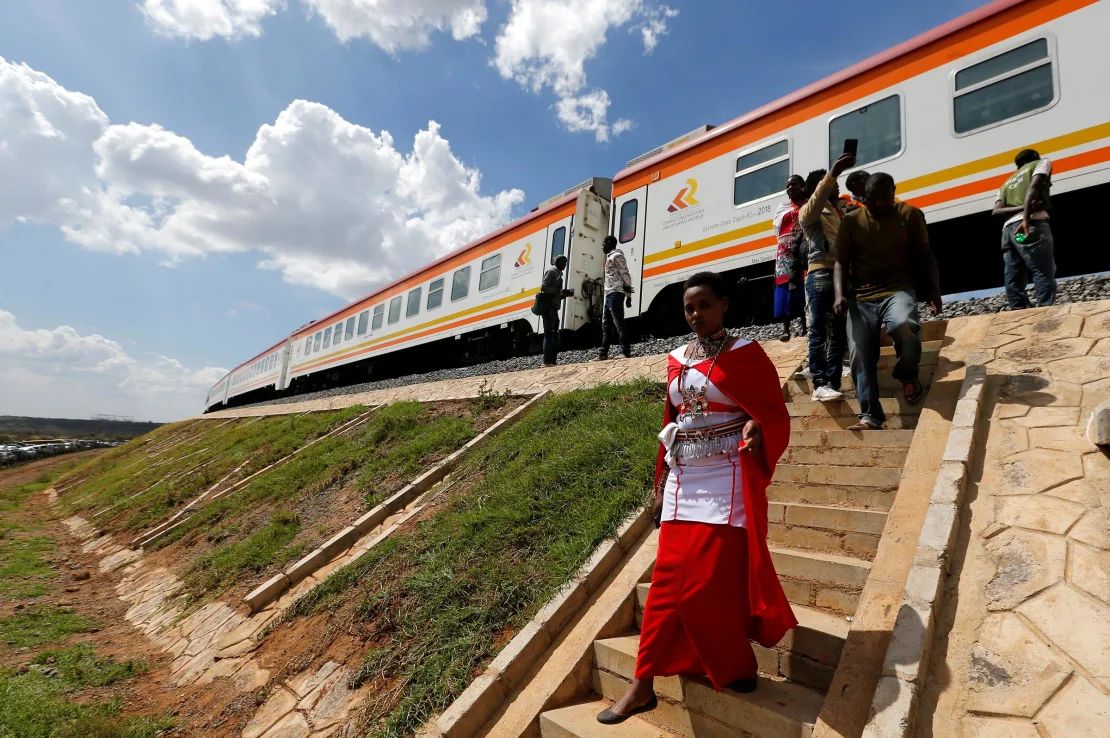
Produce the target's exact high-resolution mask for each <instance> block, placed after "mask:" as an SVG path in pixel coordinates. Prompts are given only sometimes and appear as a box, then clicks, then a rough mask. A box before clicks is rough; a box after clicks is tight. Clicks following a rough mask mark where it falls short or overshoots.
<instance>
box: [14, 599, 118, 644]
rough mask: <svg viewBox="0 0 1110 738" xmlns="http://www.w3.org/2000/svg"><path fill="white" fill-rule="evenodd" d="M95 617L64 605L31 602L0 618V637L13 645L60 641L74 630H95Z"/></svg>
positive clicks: (87, 631)
mask: <svg viewBox="0 0 1110 738" xmlns="http://www.w3.org/2000/svg"><path fill="white" fill-rule="evenodd" d="M99 629H100V627H99V625H97V623H96V622H95V621H92V620H89V619H88V618H86V617H84V616H83V615H80V614H78V613H75V612H73V611H72V610H70V609H68V608H64V607H40V606H34V605H33V606H31V607H27V608H25V609H23V610H20V611H19V612H17V613H15V614H14V615H11V616H9V617H6V618H0V639H2V640H3V641H4V643H6V644H7V645H9V646H14V647H16V648H22V647H28V648H29V647H34V646H41V645H42V644H44V643H54V642H56V641H60V640H62V639H63V638H65V637H66V636H68V635H72V634H73V633H94V632H96V631H97V630H99Z"/></svg>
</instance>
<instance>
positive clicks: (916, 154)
mask: <svg viewBox="0 0 1110 738" xmlns="http://www.w3.org/2000/svg"><path fill="white" fill-rule="evenodd" d="M1108 30H1110V2H1107V1H1105V0H1102V1H1092V0H1052V1H1046V0H1000V1H999V2H993V3H990V4H989V5H986V6H984V7H983V8H981V9H979V10H977V11H975V12H972V13H970V14H968V15H965V16H963V17H962V18H959V19H957V20H955V21H953V22H951V23H948V24H946V25H944V26H941V27H939V28H937V29H935V30H933V31H930V32H928V33H925V34H924V35H922V36H919V37H918V38H915V39H913V40H911V41H909V42H907V43H905V44H902V45H900V46H898V47H895V48H893V49H891V50H889V51H887V52H884V53H882V54H879V55H877V56H875V57H872V58H870V59H868V60H866V61H864V62H862V63H860V64H858V65H856V66H854V67H851V68H850V69H847V70H845V71H843V72H841V73H839V74H836V75H834V76H832V77H829V78H827V79H825V80H822V81H820V82H818V83H816V84H814V85H811V86H810V87H807V88H805V89H803V90H800V91H798V92H796V93H794V94H792V95H789V96H787V97H785V98H782V99H781V100H778V101H776V102H773V103H771V104H769V105H766V106H764V107H762V108H759V109H758V110H755V111H753V112H751V113H749V114H747V115H744V116H742V117H740V118H738V119H736V120H734V121H732V122H731V123H728V124H727V125H724V126H721V127H718V128H714V129H710V130H707V131H706V132H705V133H704V134H703V135H700V136H696V137H694V138H693V140H690V141H686V142H682V143H679V144H678V145H676V146H670V147H668V148H667V149H666V150H664V151H661V152H660V153H658V154H655V155H651V156H649V157H648V158H646V159H644V160H642V161H639V163H634V164H632V165H631V166H629V167H628V168H627V169H625V170H624V171H622V172H620V173H619V174H618V175H617V176H616V177H615V178H614V180H613V195H614V200H613V226H612V227H613V232H614V234H615V235H616V236H617V237H618V240H619V241H620V244H621V247H622V248H623V249H624V250H625V252H626V254H627V256H628V261H629V265H630V267H632V268H634V269H636V270H637V271H638V276H639V277H640V280H641V281H642V284H641V285H640V288H639V289H638V290H637V293H636V296H637V297H638V301H637V302H636V304H634V306H633V310H632V311H630V314H631V315H636V314H640V313H648V316H647V318H646V322H647V323H648V324H649V325H659V324H660V323H664V322H666V320H667V316H669V315H670V314H671V313H675V310H676V308H675V307H674V304H675V303H676V301H677V300H678V294H677V290H678V285H680V284H681V282H682V281H683V280H684V279H685V278H686V277H688V276H689V275H690V274H692V273H694V272H697V271H700V270H703V269H712V270H715V271H731V270H741V271H740V272H739V273H738V274H740V275H743V274H744V271H743V270H745V268H749V267H752V266H753V265H761V267H760V269H759V270H751V269H749V270H748V273H752V272H753V271H762V273H764V274H767V273H770V270H771V264H770V262H772V261H773V258H774V251H775V242H774V237H773V234H772V230H771V217H772V215H773V213H774V211H775V209H776V208H777V207H778V205H779V204H780V203H782V202H785V198H784V195H783V189H784V186H785V182H786V179H787V177H788V176H789V175H790V174H792V173H798V174H801V175H802V176H803V177H804V176H806V174H807V173H808V172H809V171H810V170H813V169H818V168H827V167H829V166H830V164H831V162H832V161H833V160H835V159H836V157H837V156H838V155H839V154H840V152H841V151H842V146H843V141H844V139H847V138H857V139H859V155H858V161H857V168H861V169H866V170H867V171H869V172H872V173H874V172H876V171H885V172H888V173H890V174H891V175H892V176H893V177H894V178H895V180H896V182H897V183H898V195H899V197H901V198H902V199H905V200H907V201H909V202H910V203H912V204H914V205H917V206H918V207H921V208H922V209H923V210H924V211H925V213H926V217H927V219H928V220H929V222H930V224H931V225H930V231H931V233H932V235H933V242H934V248H935V249H936V250H937V252H938V259H939V260H940V262H941V272H942V280H943V284H942V286H943V287H944V288H945V290H946V291H948V292H954V291H959V289H961V288H963V289H972V288H982V287H986V286H990V285H989V284H984V283H983V280H984V275H983V274H981V273H980V274H975V273H970V274H969V273H967V271H968V270H967V267H969V266H970V265H971V263H972V262H971V261H970V260H969V259H970V257H971V256H974V258H975V259H976V260H984V259H985V263H987V264H989V265H990V266H989V269H991V270H994V271H996V272H997V279H994V280H993V281H994V282H995V283H997V284H1001V258H1000V256H999V253H998V248H999V247H998V243H999V241H998V239H999V236H998V232H999V225H1000V224H999V223H997V222H993V221H992V220H990V219H989V217H988V216H986V215H984V214H986V213H989V211H990V209H991V207H992V205H993V203H994V199H995V195H996V193H997V192H998V189H999V187H1000V185H1001V184H1002V183H1003V182H1004V181H1005V180H1006V178H1007V177H1009V175H1010V174H1011V173H1012V172H1013V170H1014V163H1013V159H1014V154H1015V153H1016V152H1017V151H1018V150H1020V149H1023V148H1026V147H1032V148H1035V149H1037V150H1038V151H1039V152H1040V153H1041V155H1042V156H1045V157H1048V158H1050V159H1052V161H1053V167H1054V171H1053V177H1052V180H1053V190H1052V191H1053V197H1054V202H1056V204H1057V206H1058V212H1060V214H1061V216H1062V217H1060V218H1059V219H1058V220H1059V221H1060V222H1061V224H1062V225H1063V226H1067V225H1072V226H1073V227H1074V226H1075V223H1074V222H1073V219H1074V220H1078V219H1082V222H1084V223H1086V222H1088V221H1089V217H1090V213H1089V211H1088V210H1087V209H1086V208H1085V207H1078V206H1076V207H1073V208H1071V209H1070V210H1069V211H1068V212H1067V213H1066V214H1065V213H1063V212H1062V210H1063V208H1061V207H1060V206H1061V202H1062V200H1060V199H1059V198H1060V196H1061V195H1065V194H1066V193H1069V192H1076V191H1087V192H1090V191H1092V188H1094V187H1096V186H1099V185H1105V184H1106V183H1107V182H1110V94H1107V83H1106V81H1105V79H1102V80H1101V81H1100V79H1101V78H1102V75H1103V74H1104V70H1105V69H1106V68H1107V66H1108V63H1110V46H1108V44H1107V42H1106V35H1107V31H1108ZM641 158H642V159H643V157H641ZM973 214H974V217H975V218H977V219H978V220H972V219H970V218H969V219H968V221H967V223H965V224H963V225H962V226H961V227H960V228H947V229H946V228H944V223H945V222H946V221H947V222H948V223H949V224H951V223H956V222H961V223H962V221H959V219H961V218H965V217H966V216H972V215H973ZM1055 228H1056V226H1055V225H1054V229H1055ZM1076 232H1077V233H1082V231H1076ZM1067 240H1068V239H1064V238H1061V237H1060V235H1059V232H1058V233H1057V254H1058V256H1057V259H1058V261H1061V260H1063V261H1065V262H1066V260H1067V259H1068V258H1069V254H1068V252H1066V251H1065V252H1064V253H1061V252H1062V251H1063V248H1062V246H1063V245H1064V243H1066V241H1067ZM1089 245H1090V242H1089V240H1084V242H1082V243H1073V244H1070V246H1071V248H1072V249H1076V250H1078V249H1082V250H1084V251H1088V252H1089V250H1088V249H1087V248H1086V247H1087V246H1089ZM1090 256H1091V255H1090V254H1089V253H1088V254H1087V257H1088V259H1089V258H1090ZM1095 258H1096V259H1101V265H1102V266H1101V268H1102V269H1106V268H1110V256H1108V255H1106V253H1105V251H1104V250H1103V252H1102V254H1101V255H1099V256H1096V257H1095ZM946 266H947V267H948V268H947V269H946V268H945V267H946ZM956 266H962V267H964V270H963V272H961V271H960V270H959V269H956V268H955V267H956ZM1098 268H1099V265H1098V264H1097V263H1095V264H1092V262H1090V261H1087V262H1084V264H1083V266H1082V267H1079V268H1076V269H1074V270H1072V271H1071V272H1068V271H1067V270H1066V269H1065V270H1064V273H1076V272H1077V271H1079V269H1082V270H1083V271H1095V270H1097V269H1098ZM635 276H637V275H634V277H635ZM965 283H966V284H967V285H968V286H966V287H964V284H965ZM762 291H763V292H766V293H767V296H768V297H769V295H770V286H769V285H768V286H767V287H766V289H765V290H762ZM675 314H676V315H677V313H675ZM679 317H680V316H679ZM642 322H644V321H642Z"/></svg>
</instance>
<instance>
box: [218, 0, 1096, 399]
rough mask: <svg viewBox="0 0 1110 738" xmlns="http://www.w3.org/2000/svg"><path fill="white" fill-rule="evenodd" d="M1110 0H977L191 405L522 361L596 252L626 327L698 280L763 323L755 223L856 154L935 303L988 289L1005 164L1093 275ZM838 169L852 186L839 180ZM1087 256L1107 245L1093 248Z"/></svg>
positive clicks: (255, 365)
mask: <svg viewBox="0 0 1110 738" xmlns="http://www.w3.org/2000/svg"><path fill="white" fill-rule="evenodd" d="M1107 29H1110V0H995V1H994V2H991V3H989V4H987V5H984V6H983V7H981V8H979V9H977V10H974V11H972V12H970V13H968V14H966V15H964V16H961V17H960V18H957V19H955V20H953V21H951V22H949V23H946V24H944V25H941V26H939V27H937V28H934V29H932V30H930V31H928V32H926V33H923V34H921V35H919V36H917V37H915V38H913V39H911V40H909V41H907V42H905V43H902V44H899V45H897V46H895V47H893V48H891V49H889V50H887V51H884V52H882V53H879V54H877V55H875V56H873V57H871V58H869V59H866V60H864V61H862V62H860V63H859V64H856V65H854V66H852V67H849V68H847V69H845V70H843V71H841V72H838V73H836V74H833V75H832V76H829V77H827V78H825V79H823V80H820V81H818V82H816V83H814V84H812V85H809V86H807V87H805V88H803V89H800V90H797V91H796V92H793V93H792V94H789V95H787V96H785V97H783V98H781V99H778V100H775V101H774V102H771V103H768V104H766V105H764V106H762V107H760V108H758V109H756V110H752V111H750V112H748V113H746V114H744V115H742V116H740V117H738V118H736V119H735V120H733V121H731V122H729V123H727V124H724V125H720V126H710V125H704V126H701V127H699V128H696V129H694V130H693V131H691V132H689V133H687V134H685V135H682V136H679V137H678V138H676V139H674V140H672V141H670V142H668V143H666V144H664V145H662V146H660V147H659V148H657V149H654V150H652V151H649V152H647V153H645V154H644V155H642V156H639V157H636V158H635V159H633V160H631V161H630V162H628V164H627V165H626V167H625V169H623V170H622V171H620V172H618V173H616V174H615V175H613V176H612V177H600V176H595V177H591V178H589V179H586V180H585V181H583V182H582V183H580V184H579V185H577V186H575V187H573V188H571V189H569V190H567V191H565V192H563V193H561V194H559V195H557V196H555V197H553V198H551V199H550V200H548V201H546V202H544V203H542V204H541V205H539V206H538V207H537V208H535V209H534V210H533V211H532V212H530V213H528V214H527V215H525V216H524V217H522V218H519V219H518V220H516V221H514V222H512V223H510V224H509V225H507V226H505V227H503V228H501V229H499V230H497V231H495V232H493V233H490V234H488V235H486V236H484V237H482V238H479V239H477V240H475V241H474V242H472V243H469V244H466V245H464V246H462V247H461V248H459V249H458V250H456V251H454V252H453V253H450V254H448V255H447V256H445V257H443V258H441V259H439V260H437V261H435V262H433V263H431V264H428V265H426V266H424V267H422V268H420V269H418V270H416V271H414V272H412V273H411V274H408V275H406V276H404V277H401V278H400V279H398V280H396V281H394V282H392V283H390V284H389V285H386V286H384V287H382V288H380V289H378V290H376V291H375V292H373V293H372V294H370V295H367V296H366V297H364V298H362V299H359V300H356V301H355V302H352V303H351V304H349V305H347V306H346V307H344V308H342V309H340V310H337V311H335V312H333V313H331V314H329V315H326V316H324V317H321V318H320V319H318V320H314V321H312V322H310V323H308V324H306V325H305V326H303V327H301V328H298V329H297V330H295V331H293V332H292V333H291V334H289V335H288V336H286V337H284V338H282V339H281V340H280V341H277V342H276V343H274V344H273V345H271V346H270V347H269V348H267V349H266V350H264V351H262V352H261V353H259V354H257V355H256V356H254V357H252V358H251V359H249V360H247V361H245V362H243V363H242V364H240V365H239V366H237V367H235V368H234V369H232V370H231V371H230V372H228V374H227V375H225V376H224V377H223V378H221V379H220V380H219V381H218V382H217V383H216V384H215V385H214V386H213V387H212V388H211V390H210V391H209V393H208V396H207V399H206V409H209V410H211V409H216V408H218V407H221V406H225V405H229V404H237V403H244V402H253V401H257V400H259V399H263V398H267V397H271V396H274V395H278V394H283V393H301V392H306V391H312V390H316V389H320V388H322V387H327V386H333V385H336V384H345V383H352V382H359V381H368V380H371V379H374V378H378V377H384V376H391V375H396V374H400V373H408V372H414V371H425V370H428V369H433V368H438V367H441V366H449V365H452V364H460V363H466V362H474V361H479V360H483V359H490V358H505V357H508V356H512V355H517V354H522V353H528V352H535V351H537V350H538V348H539V336H540V333H541V326H540V322H539V320H540V319H539V318H538V317H536V316H535V315H533V314H532V312H531V306H532V303H533V301H534V299H535V295H536V293H537V292H538V290H539V284H540V278H541V276H542V273H543V271H544V269H545V268H546V266H547V265H548V264H551V263H552V262H553V261H554V259H555V258H556V257H557V256H560V255H563V256H566V257H567V259H568V266H567V269H566V271H565V273H564V278H565V280H566V286H568V287H571V288H573V289H574V290H575V293H574V295H573V296H572V297H569V298H567V300H566V301H565V303H564V306H563V309H562V310H561V312H560V320H561V325H560V329H561V332H562V333H563V334H564V336H565V338H566V339H567V340H568V341H570V342H575V341H577V342H578V343H580V344H588V343H590V342H592V341H594V340H596V336H597V334H598V332H599V328H598V326H599V323H600V317H601V302H602V294H601V291H602V286H601V285H602V270H603V265H604V261H603V256H602V252H601V241H602V239H603V238H604V237H605V236H606V235H609V234H612V235H614V236H616V238H617V240H618V245H619V247H620V248H621V249H622V250H623V252H624V254H625V257H626V259H627V262H628V266H629V271H630V272H631V274H632V279H633V287H634V290H635V292H634V294H633V302H632V307H631V308H630V309H628V310H627V311H626V315H627V317H628V318H629V319H630V324H631V326H632V328H633V330H636V331H637V332H639V333H641V334H651V335H673V334H674V333H677V332H680V331H684V330H685V327H684V325H683V324H682V315H681V310H680V309H679V307H678V305H679V304H680V302H681V284H682V282H683V281H684V280H685V279H686V278H687V277H688V276H689V275H691V274H693V273H694V272H697V271H701V270H706V269H710V270H714V271H718V272H721V273H723V274H725V275H726V277H727V278H728V279H729V283H730V284H731V285H733V287H734V290H735V298H734V299H733V300H732V303H733V307H732V309H731V310H730V316H729V322H730V323H731V324H733V325H737V324H744V323H745V322H749V323H750V322H752V321H755V320H761V319H766V318H767V317H769V310H770V299H771V287H770V283H769V278H770V276H771V275H772V274H773V268H774V254H775V238H774V235H773V232H772V223H771V219H772V216H773V214H774V212H775V210H776V209H777V207H778V206H779V204H780V203H782V202H784V200H785V195H784V193H783V189H784V186H785V182H786V179H787V178H788V176H789V175H791V174H793V173H800V174H802V175H803V176H805V174H806V173H807V172H808V171H810V170H813V169H818V168H826V167H828V166H830V165H831V163H832V161H834V160H835V159H836V158H837V156H838V155H839V154H840V152H841V150H842V148H841V147H842V143H843V141H844V140H845V139H848V138H854V139H858V141H859V150H858V155H857V162H856V166H855V168H856V169H866V170H867V171H869V172H876V171H884V172H888V173H889V174H891V175H892V176H893V177H894V178H895V181H896V182H897V183H898V193H897V194H898V197H899V198H901V199H903V200H905V201H907V202H909V203H910V204H912V205H915V206H917V207H920V208H922V210H923V211H924V212H925V215H926V218H927V220H928V222H929V233H930V241H931V243H932V245H933V249H934V252H935V253H936V255H937V260H938V263H939V265H940V268H941V274H942V288H943V289H944V291H945V292H946V293H947V294H952V293H958V292H964V291H970V290H976V289H985V288H990V287H996V286H999V285H1001V283H1002V266H1001V254H1000V249H999V239H1000V230H1001V228H1000V226H1001V224H1000V223H999V222H998V221H997V220H996V219H994V218H992V217H991V216H990V211H991V208H992V206H993V204H994V201H995V197H996V195H997V192H998V190H999V188H1000V186H1001V184H1002V183H1003V182H1004V181H1005V180H1006V179H1007V178H1008V177H1009V176H1010V174H1011V173H1012V172H1013V170H1014V155H1015V153H1016V152H1017V151H1019V150H1020V149H1023V148H1034V149H1036V150H1037V151H1038V152H1040V154H1041V155H1042V156H1044V157H1047V158H1049V159H1051V160H1052V164H1053V176H1052V196H1053V207H1054V212H1053V230H1054V234H1055V240H1056V244H1057V247H1056V258H1057V267H1058V274H1059V275H1061V276H1067V275H1072V274H1085V273H1092V272H1098V271H1105V270H1107V269H1110V252H1108V250H1107V249H1106V248H1105V243H1103V245H1102V246H1100V245H1099V243H1098V241H1099V237H1098V235H1097V231H1096V230H1095V229H1094V228H1093V227H1092V226H1093V222H1094V218H1093V217H1092V215H1093V214H1094V213H1097V212H1099V210H1100V206H1101V204H1102V203H1104V202H1106V201H1107V198H1108V197H1110V94H1107V92H1106V89H1107V88H1106V87H1105V84H1106V83H1105V81H1103V82H1099V81H1098V80H1099V77H1100V76H1101V74H1102V72H1101V71H1100V70H1102V69H1105V68H1106V67H1107V66H1108V62H1110V45H1108V44H1107V43H1106V41H1105V38H1104V37H1105V32H1106V30H1107ZM846 174H850V171H849V172H848V173H846ZM1101 240H1102V241H1105V239H1104V238H1103V239H1101Z"/></svg>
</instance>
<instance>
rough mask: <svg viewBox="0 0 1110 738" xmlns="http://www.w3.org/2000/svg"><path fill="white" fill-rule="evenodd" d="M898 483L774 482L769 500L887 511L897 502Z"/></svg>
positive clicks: (769, 492) (770, 489) (769, 489)
mask: <svg viewBox="0 0 1110 738" xmlns="http://www.w3.org/2000/svg"><path fill="white" fill-rule="evenodd" d="M896 492H897V488H896V487H861V486H848V485H829V484H807V483H799V482H772V483H771V486H770V487H768V488H767V500H768V501H769V502H779V503H791V504H797V505H822V506H825V507H851V508H856V509H859V510H879V511H882V512H886V511H887V510H889V509H890V506H891V505H892V504H893V503H894V495H895V493H896Z"/></svg>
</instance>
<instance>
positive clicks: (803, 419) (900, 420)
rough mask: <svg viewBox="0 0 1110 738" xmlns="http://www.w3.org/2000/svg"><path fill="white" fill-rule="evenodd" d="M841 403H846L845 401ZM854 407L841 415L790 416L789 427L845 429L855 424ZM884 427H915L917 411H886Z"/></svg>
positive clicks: (903, 428)
mask: <svg viewBox="0 0 1110 738" xmlns="http://www.w3.org/2000/svg"><path fill="white" fill-rule="evenodd" d="M888 399H889V398H888ZM794 404H797V403H787V405H788V406H789V405H794ZM843 404H844V405H847V403H843ZM856 407H858V406H857V405H855V404H854V403H853V405H852V407H851V408H850V409H848V410H847V412H846V413H845V414H843V415H840V414H837V415H829V414H825V415H810V416H805V415H803V416H798V417H792V418H791V419H790V428H791V430H847V429H848V427H849V426H851V425H855V423H856V415H855V412H856ZM885 409H886V408H884V410H885ZM885 427H886V429H887V430H912V429H914V428H916V427H917V413H916V412H915V413H913V414H912V415H893V414H891V413H889V412H888V413H887V416H886V426H885ZM861 432H874V431H861Z"/></svg>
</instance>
